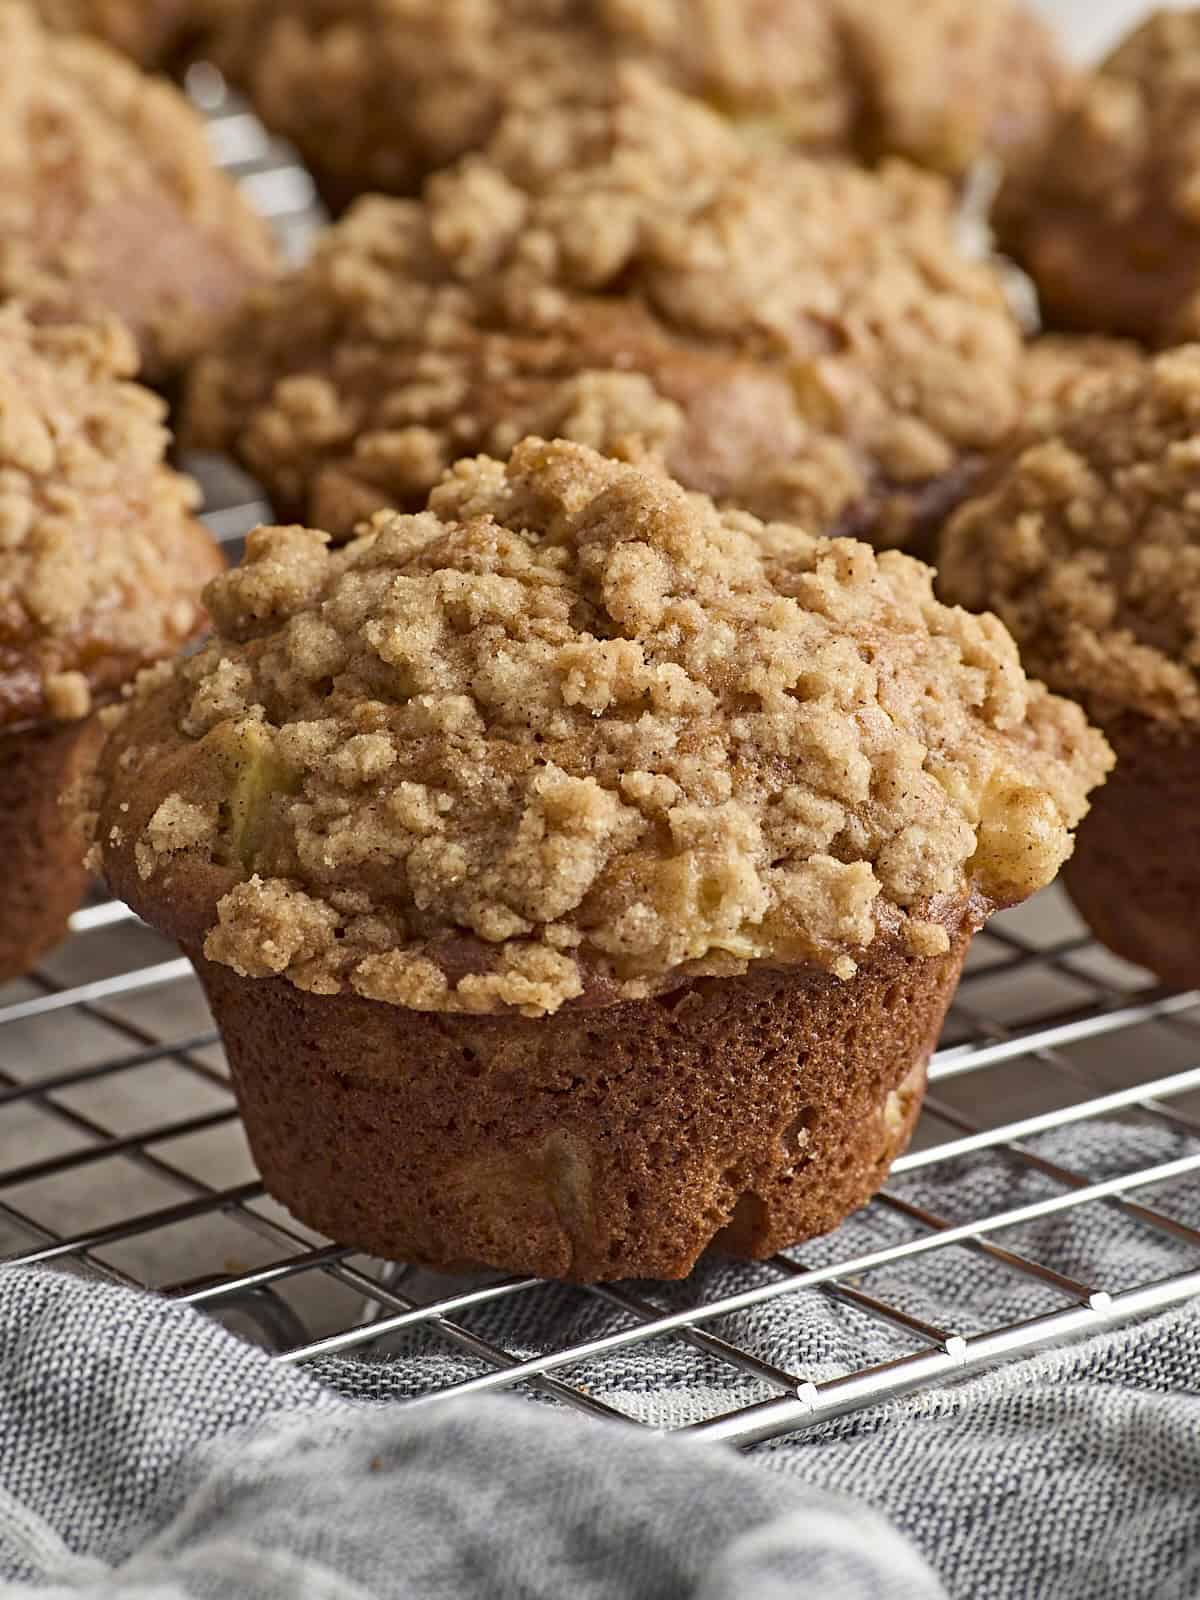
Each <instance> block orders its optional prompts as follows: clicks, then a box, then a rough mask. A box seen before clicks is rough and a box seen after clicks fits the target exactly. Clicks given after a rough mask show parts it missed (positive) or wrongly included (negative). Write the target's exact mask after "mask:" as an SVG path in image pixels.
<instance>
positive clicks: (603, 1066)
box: [192, 926, 971, 1282]
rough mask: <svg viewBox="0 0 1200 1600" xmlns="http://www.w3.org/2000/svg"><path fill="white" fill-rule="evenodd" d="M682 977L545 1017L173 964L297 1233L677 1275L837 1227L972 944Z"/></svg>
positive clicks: (550, 1274)
mask: <svg viewBox="0 0 1200 1600" xmlns="http://www.w3.org/2000/svg"><path fill="white" fill-rule="evenodd" d="M970 935H971V929H970V928H969V927H966V926H964V927H963V928H962V929H961V930H960V931H959V933H958V934H957V936H955V937H954V939H953V943H952V947H951V950H950V952H949V954H947V955H945V956H941V957H935V958H928V957H927V958H924V959H920V958H914V957H908V956H905V955H904V954H902V953H900V952H899V951H897V950H894V949H893V950H890V951H882V952H880V953H879V954H877V955H875V956H873V957H872V960H871V962H870V964H869V965H868V966H864V967H863V968H862V969H861V970H860V971H859V973H858V975H857V976H856V977H855V978H853V979H852V980H851V981H850V982H848V983H843V982H839V981H838V980H837V979H835V978H832V977H830V976H829V975H827V974H825V973H817V972H812V971H808V970H803V971H799V972H797V971H780V970H769V971H767V970H759V971H755V972H751V973H749V974H747V975H746V976H745V977H740V978H724V979H721V978H701V979H696V980H692V981H690V982H688V983H686V984H685V985H683V986H682V987H681V988H678V989H675V990H672V991H670V992H669V993H667V994H664V995H661V996H658V997H656V998H655V999H652V1000H643V1001H634V1002H623V1003H620V1004H616V1005H608V1006H594V1007H584V1006H577V1007H566V1008H564V1009H563V1010H562V1011H560V1012H558V1013H557V1014H556V1015H555V1016H552V1017H545V1018H538V1019H533V1020H530V1019H526V1018H523V1017H520V1016H501V1017H496V1016H483V1017H463V1016H443V1015H438V1014H433V1013H425V1012H414V1011H406V1010H403V1009H400V1008H397V1007H394V1006H389V1005H386V1004H383V1003H381V1002H378V1001H371V1000H363V999H359V998H357V997H354V996H328V995H311V994H306V993H304V992H302V991H301V990H299V989H296V988H295V987H294V986H293V985H291V984H290V983H288V982H287V981H286V980H284V979H280V978H268V979H248V978H241V977H239V976H238V975H237V974H236V973H234V972H232V971H231V970H230V969H228V968H226V967H223V966H216V965H213V964H211V963H209V962H207V961H205V960H204V959H203V958H202V957H200V956H198V955H197V954H196V953H195V952H193V953H192V954H193V960H194V961H195V964H196V967H197V970H198V972H199V974H200V977H201V980H202V981H203V983H204V986H205V989H206V990H207V993H208V996H209V1000H210V1002H211V1004H212V1008H213V1011H214V1014H215V1016H216V1018H217V1022H218V1024H219V1026H220V1028H221V1031H222V1033H223V1035H224V1039H225V1045H226V1049H227V1051H228V1055H229V1060H230V1065H231V1067H232V1070H233V1076H234V1083H235V1085H236V1089H237V1095H238V1101H239V1104H240V1107H241V1111H242V1116H243V1118H244V1120H245V1124H246V1131H247V1135H248V1137H249V1140H250V1146H251V1150H252V1151H253V1154H254V1158H255V1160H256V1162H257V1163H258V1166H259V1170H260V1171H261V1173H262V1175H263V1179H264V1181H265V1183H266V1186H267V1188H268V1189H269V1190H270V1192H271V1193H272V1194H273V1195H274V1196H275V1197H276V1198H277V1199H278V1200H280V1201H282V1202H283V1203H284V1204H285V1205H286V1206H288V1207H289V1209H290V1210H291V1211H292V1212H294V1214H295V1215H296V1216H297V1217H299V1218H300V1219H301V1220H302V1221H304V1222H306V1223H308V1224H309V1225H311V1226H312V1227H314V1228H317V1229H318V1230H320V1231H321V1232H322V1233H324V1234H327V1235H329V1236H331V1237H334V1238H336V1239H338V1240H339V1241H341V1242H342V1243H345V1244H350V1245H354V1246H357V1247H358V1248H360V1249H363V1250H366V1251H368V1252H370V1253H371V1254H373V1255H379V1256H384V1257H390V1258H395V1259H400V1260H404V1261H410V1262H420V1263H423V1264H426V1265H431V1266H436V1267H443V1268H450V1267H459V1266H466V1265H470V1266H486V1267H494V1268H499V1269H501V1270H504V1271H509V1272H522V1273H533V1274H536V1275H538V1276H540V1277H546V1278H564V1279H570V1280H573V1281H577V1282H597V1281H601V1280H604V1279H612V1278H623V1277H656V1278H681V1277H686V1275H687V1274H688V1273H689V1272H690V1271H691V1269H692V1267H693V1266H694V1265H695V1263H696V1261H697V1260H698V1259H699V1257H700V1256H701V1255H702V1254H703V1252H704V1251H705V1250H706V1249H708V1248H709V1247H713V1248H715V1249H716V1250H717V1251H719V1252H721V1253H724V1254H727V1255H733V1256H737V1257H742V1258H746V1257H749V1258H754V1259H761V1258H763V1257H766V1256H769V1255H771V1254H773V1253H774V1252H775V1251H777V1250H780V1249H783V1248H785V1247H787V1246H790V1245H794V1244H798V1243H801V1242H802V1241H803V1240H805V1239H810V1238H813V1237H814V1236H816V1235H818V1234H822V1233H827V1232H829V1231H830V1230H831V1229H832V1228H835V1227H836V1226H837V1225H838V1224H839V1223H840V1222H841V1221H842V1220H843V1219H844V1218H845V1217H846V1216H847V1215H848V1214H849V1213H850V1212H851V1211H853V1210H855V1209H856V1208H857V1207H859V1206H860V1205H862V1204H864V1203H865V1202H866V1201H867V1200H868V1199H869V1198H870V1197H871V1196H872V1195H873V1194H874V1193H875V1192H876V1191H877V1190H878V1189H879V1187H880V1186H881V1184H882V1183H883V1181H884V1179H885V1178H886V1176H887V1172H888V1169H889V1167H890V1165H891V1163H892V1161H893V1160H894V1159H895V1157H896V1156H897V1155H899V1154H900V1152H901V1151H902V1150H903V1149H904V1148H905V1146H906V1145H907V1143H908V1140H909V1138H910V1137H911V1134H912V1130H913V1127H914V1126H915V1123H916V1120H917V1116H918V1114H919V1112H920V1107H921V1100H922V1097H923V1094H924V1088H925V1073H926V1067H927V1064H928V1061H929V1057H930V1055H931V1054H932V1051H933V1048H934V1046H935V1044H936V1042H937V1038H938V1034H939V1032H940V1029H941V1025H942V1021H943V1018H944V1016H945V1012H946V1009H947V1007H948V1005H949V1003H950V1000H951V998H952V996H953V993H954V989H955V987H956V985H957V982H958V978H959V974H960V971H961V968H962V963H963V960H964V958H965V955H966V951H967V946H968V944H969V943H970Z"/></svg>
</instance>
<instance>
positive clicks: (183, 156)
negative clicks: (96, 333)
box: [0, 0, 275, 377]
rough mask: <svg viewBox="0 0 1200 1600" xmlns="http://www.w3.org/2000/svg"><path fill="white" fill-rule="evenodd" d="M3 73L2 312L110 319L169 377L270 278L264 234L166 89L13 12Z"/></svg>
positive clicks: (3, 29)
mask: <svg viewBox="0 0 1200 1600" xmlns="http://www.w3.org/2000/svg"><path fill="white" fill-rule="evenodd" d="M0 61H3V63H4V71H3V78H2V80H0V302H3V301H4V300H6V299H19V300H21V301H22V302H23V303H24V304H25V306H26V307H27V308H28V309H30V310H32V312H33V313H34V314H35V315H37V316H38V317H39V318H41V319H43V320H52V319H53V320H83V319H84V318H90V317H99V316H102V315H105V314H109V313H114V314H116V315H117V316H119V317H121V318H122V320H123V321H124V322H125V323H126V324H127V325H128V326H129V327H131V328H132V329H133V331H134V333H135V334H136V336H137V338H138V341H139V344H140V346H141V348H142V355H143V361H144V363H145V366H146V370H147V371H148V373H149V374H150V375H152V376H154V377H160V376H162V375H163V373H164V372H166V371H168V370H169V369H172V368H174V367H176V366H178V365H179V364H180V363H181V362H182V361H184V360H185V359H187V358H188V357H190V356H191V355H193V354H194V353H195V352H196V350H197V349H199V348H200V346H201V345H202V344H203V343H204V342H205V341H206V340H207V339H208V338H210V337H211V336H212V334H213V333H214V331H215V329H216V326H217V325H218V323H219V321H220V320H221V319H222V318H223V317H224V316H226V315H228V313H229V312H230V311H231V310H232V309H233V307H234V305H235V304H237V302H238V301H239V300H240V299H241V297H242V295H243V294H244V293H245V292H246V290H247V289H248V288H249V287H250V286H251V284H252V283H255V282H258V281H260V280H261V279H262V278H264V277H265V276H267V275H268V273H269V272H270V271H271V270H272V269H273V266H274V260H275V255H274V248H273V246H272V245H271V243H270V236H269V233H268V230H267V227H266V225H265V223H263V222H262V221H261V219H260V218H258V217H257V216H256V215H255V214H254V213H253V212H252V211H251V209H250V207H249V206H248V205H247V204H246V202H245V201H244V200H243V199H242V197H241V195H240V194H239V193H238V191H237V188H236V186H235V185H234V184H233V183H232V182H231V181H230V180H229V179H228V178H227V177H226V176H225V174H224V173H221V172H218V171H217V169H216V168H215V167H214V166H213V164H212V160H211V157H210V154H209V149H208V143H207V135H206V133H205V129H204V125H203V123H202V122H201V120H200V118H199V117H198V116H197V115H196V114H195V113H194V112H193V111H192V109H191V108H190V106H189V105H188V104H187V102H186V100H184V98H183V96H182V95H181V94H180V93H179V91H178V90H177V89H175V88H174V87H173V86H172V85H171V84H169V83H168V82H166V80H165V79H151V78H147V77H145V76H144V75H143V74H142V73H140V72H139V71H138V70H137V68H136V67H134V66H133V65H132V64H131V63H130V62H128V61H126V60H124V59H122V58H121V57H120V56H117V55H115V54H114V53H113V52H112V51H111V50H109V49H107V48H106V47H105V46H104V45H102V44H99V43H97V42H95V41H93V40H91V39H87V38H83V37H81V36H58V35H54V34H51V33H47V32H45V31H43V29H42V28H41V26H40V25H39V24H38V22H37V21H36V19H35V17H34V15H33V13H32V12H31V11H30V10H29V9H28V8H27V7H26V6H24V5H21V4H15V3H12V0H0Z"/></svg>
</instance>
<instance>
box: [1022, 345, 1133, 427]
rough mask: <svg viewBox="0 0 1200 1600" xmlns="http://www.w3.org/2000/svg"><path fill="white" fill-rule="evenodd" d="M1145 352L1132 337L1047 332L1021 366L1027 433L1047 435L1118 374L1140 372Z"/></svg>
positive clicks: (1029, 350)
mask: <svg viewBox="0 0 1200 1600" xmlns="http://www.w3.org/2000/svg"><path fill="white" fill-rule="evenodd" d="M1145 353H1146V352H1145V350H1144V349H1143V348H1142V346H1141V345H1138V344H1135V343H1134V342H1133V340H1131V339H1107V338H1105V337H1104V336H1103V335H1101V334H1070V333H1059V334H1054V333H1051V334H1046V335H1044V336H1043V337H1041V338H1039V339H1034V340H1032V341H1031V342H1030V343H1029V344H1028V345H1026V347H1025V357H1024V360H1023V362H1022V365H1021V424H1020V426H1021V431H1022V433H1023V434H1026V435H1030V436H1034V435H1036V434H1038V433H1044V432H1045V431H1046V430H1047V429H1048V428H1052V427H1053V426H1054V424H1055V423H1057V422H1058V421H1060V419H1061V418H1062V417H1063V416H1064V415H1066V414H1068V413H1069V412H1070V411H1072V410H1074V409H1075V408H1077V407H1079V406H1086V405H1088V404H1089V402H1090V400H1091V397H1092V395H1093V394H1094V393H1097V392H1099V393H1100V394H1103V392H1104V390H1105V387H1106V385H1107V380H1108V379H1109V378H1110V377H1111V376H1112V375H1113V374H1114V373H1118V372H1124V373H1132V372H1135V371H1137V369H1138V368H1139V367H1140V366H1141V363H1142V361H1143V360H1144V358H1145Z"/></svg>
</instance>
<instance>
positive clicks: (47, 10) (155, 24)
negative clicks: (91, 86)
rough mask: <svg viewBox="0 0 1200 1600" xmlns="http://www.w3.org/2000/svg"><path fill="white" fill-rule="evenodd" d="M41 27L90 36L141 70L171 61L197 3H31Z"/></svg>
mask: <svg viewBox="0 0 1200 1600" xmlns="http://www.w3.org/2000/svg"><path fill="white" fill-rule="evenodd" d="M33 3H34V5H35V8H36V10H37V12H38V15H39V16H40V17H41V18H42V20H43V21H44V22H45V24H46V26H47V27H50V28H53V29H55V31H56V32H58V33H90V34H94V35H95V37H96V38H98V39H103V40H104V42H105V44H109V45H112V47H113V49H114V50H119V51H120V52H121V53H122V55H127V56H132V57H133V59H134V60H135V61H136V62H138V63H139V65H141V66H143V67H161V66H163V65H165V64H166V63H168V62H170V61H172V60H173V59H174V58H175V57H176V55H177V53H178V52H179V50H180V48H181V47H182V46H183V44H184V42H185V41H186V40H187V39H188V38H189V37H190V36H191V34H192V30H193V28H194V27H195V26H196V24H197V19H198V16H199V14H200V12H201V10H202V9H203V8H202V5H201V0H33Z"/></svg>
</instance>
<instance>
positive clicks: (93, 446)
mask: <svg viewBox="0 0 1200 1600" xmlns="http://www.w3.org/2000/svg"><path fill="white" fill-rule="evenodd" d="M136 365H137V353H136V351H135V350H134V348H133V345H132V342H131V341H130V339H129V336H128V334H127V333H126V332H125V331H124V330H123V329H120V328H118V327H117V325H116V324H115V323H110V324H109V325H107V326H97V327H86V328H84V327H71V326H63V327H48V328H41V327H34V326H31V325H30V324H29V322H28V321H27V320H26V319H25V318H24V316H23V315H22V313H21V312H20V311H19V310H17V309H16V308H15V307H11V306H10V307H8V308H7V309H0V552H2V554H3V562H2V564H0V725H4V726H12V725H13V724H17V723H21V722H27V721H30V720H38V719H50V720H53V721H75V720H77V719H80V718H82V717H85V716H86V715H87V714H88V712H89V711H90V710H91V708H92V703H93V698H94V697H101V698H102V697H104V696H106V695H111V694H112V693H113V692H114V691H115V690H116V689H117V688H118V687H119V686H120V685H121V684H122V683H124V682H125V681H126V680H127V679H129V678H131V677H132V676H133V675H134V673H135V672H136V671H137V670H138V669H139V667H141V666H143V665H144V664H145V663H147V662H149V661H154V660H156V659H157V658H158V657H160V656H164V655H170V654H172V653H173V652H174V651H175V650H176V649H177V648H178V647H179V646H180V645H181V644H182V643H184V642H185V641H186V640H187V639H189V638H190V637H191V636H192V635H193V634H194V633H195V632H196V631H197V629H198V628H199V626H200V624H201V622H202V620H203V615H204V613H203V610H202V608H201V605H200V600H199V593H200V589H201V588H202V586H203V584H204V583H205V582H206V581H207V579H209V578H210V577H212V576H213V575H214V574H215V573H216V572H219V571H220V570H221V565H222V564H221V560H220V556H219V554H218V552H217V550H216V547H215V546H214V545H213V543H212V540H211V539H210V538H209V536H208V535H207V534H206V533H205V532H204V530H203V529H202V528H201V527H200V526H199V524H198V523H197V522H195V520H194V519H193V516H192V509H193V506H194V504H195V501H196V490H195V486H194V485H193V484H192V483H191V482H190V480H188V479H186V478H183V477H180V476H179V474H177V473H175V472H172V471H170V470H169V469H168V468H167V467H166V466H165V465H164V464H163V455H164V452H165V449H166V443H167V432H166V429H165V428H164V427H163V415H164V412H165V406H164V405H163V402H162V401H161V400H160V399H159V398H158V397H157V396H156V395H152V394H150V393H148V392H147V391H146V390H144V389H141V388H139V387H138V386H137V385H136V384H132V383H128V382H125V381H123V380H124V379H126V378H127V377H128V376H129V375H130V374H131V373H132V372H133V371H134V370H135V368H136Z"/></svg>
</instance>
